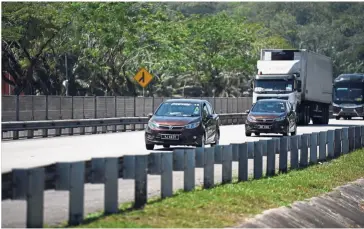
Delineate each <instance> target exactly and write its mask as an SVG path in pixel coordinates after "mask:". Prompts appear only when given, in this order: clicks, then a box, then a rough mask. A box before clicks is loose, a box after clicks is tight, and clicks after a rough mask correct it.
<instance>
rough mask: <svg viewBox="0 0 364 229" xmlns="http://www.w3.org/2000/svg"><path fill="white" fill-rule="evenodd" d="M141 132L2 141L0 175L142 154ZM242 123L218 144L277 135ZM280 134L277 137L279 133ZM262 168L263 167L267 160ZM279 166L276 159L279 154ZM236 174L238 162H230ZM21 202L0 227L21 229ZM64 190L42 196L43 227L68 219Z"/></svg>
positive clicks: (124, 184) (179, 179)
mask: <svg viewBox="0 0 364 229" xmlns="http://www.w3.org/2000/svg"><path fill="white" fill-rule="evenodd" d="M363 123H364V121H362V120H347V121H344V120H340V121H336V120H330V125H328V126H312V125H310V126H306V127H299V128H298V134H303V133H311V132H319V131H324V130H328V129H335V128H340V127H344V126H349V125H362V124H363ZM143 133H144V132H143V131H140V132H130V133H110V134H102V135H89V136H72V137H58V138H50V139H32V140H19V141H12V142H10V141H9V142H2V172H4V171H8V170H10V169H11V168H20V167H33V166H38V165H45V164H50V163H54V162H56V161H76V160H88V159H91V158H92V157H106V156H122V155H125V154H146V153H149V151H147V150H145V148H144V141H143ZM244 133H245V132H244V125H236V126H222V127H221V143H220V144H230V143H241V142H246V141H257V140H260V139H269V138H271V137H276V135H262V136H261V137H255V136H252V137H245V134H244ZM278 136H279V135H278ZM263 161H264V168H265V159H264V160H263ZM276 162H277V165H278V156H277V160H276ZM233 169H234V174H236V173H237V163H234V164H233ZM252 171H253V161H252V160H249V173H250V174H252ZM202 180H203V170H202V169H196V184H202ZM215 180H216V181H215V182H220V181H221V165H215ZM173 181H174V184H173V186H174V189H175V190H177V189H181V188H182V187H183V173H182V172H174V177H173ZM148 195H149V196H156V195H160V178H159V176H152V175H148ZM103 196H104V191H103V185H91V184H87V185H86V186H85V213H86V214H88V213H92V212H95V211H99V210H102V208H103ZM133 198H134V181H133V180H123V179H119V203H123V202H127V201H132V200H133ZM25 207H26V206H25V202H24V201H10V200H7V201H2V221H3V223H2V226H3V227H24V226H25V215H26V212H25ZM67 216H68V192H66V191H62V192H60V191H57V192H55V191H46V192H45V223H46V224H56V223H60V222H63V221H65V220H67Z"/></svg>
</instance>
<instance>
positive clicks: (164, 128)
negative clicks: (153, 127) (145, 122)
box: [159, 125, 184, 130]
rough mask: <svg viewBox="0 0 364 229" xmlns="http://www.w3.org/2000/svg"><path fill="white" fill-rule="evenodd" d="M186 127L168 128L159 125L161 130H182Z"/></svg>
mask: <svg viewBox="0 0 364 229" xmlns="http://www.w3.org/2000/svg"><path fill="white" fill-rule="evenodd" d="M183 128H184V126H167V125H159V129H161V130H182V129H183Z"/></svg>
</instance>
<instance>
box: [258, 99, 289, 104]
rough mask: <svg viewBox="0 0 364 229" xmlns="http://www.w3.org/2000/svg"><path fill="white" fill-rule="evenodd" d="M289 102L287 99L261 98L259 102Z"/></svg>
mask: <svg viewBox="0 0 364 229" xmlns="http://www.w3.org/2000/svg"><path fill="white" fill-rule="evenodd" d="M260 101H261V102H285V103H286V102H288V101H287V100H285V99H259V100H258V101H257V102H260Z"/></svg>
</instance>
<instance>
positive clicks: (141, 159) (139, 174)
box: [134, 155, 148, 209]
mask: <svg viewBox="0 0 364 229" xmlns="http://www.w3.org/2000/svg"><path fill="white" fill-rule="evenodd" d="M147 170H148V155H137V156H135V203H134V207H135V208H137V209H138V208H141V207H143V206H144V205H145V204H146V203H147V180H148V179H147Z"/></svg>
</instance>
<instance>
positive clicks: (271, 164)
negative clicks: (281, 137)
mask: <svg viewBox="0 0 364 229" xmlns="http://www.w3.org/2000/svg"><path fill="white" fill-rule="evenodd" d="M275 143H276V141H275V140H274V139H270V140H268V142H267V148H268V149H270V150H268V152H267V173H266V174H267V176H268V177H271V176H274V174H275V170H276V168H275V167H276V154H275V150H274V149H275V148H276V146H275Z"/></svg>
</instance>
